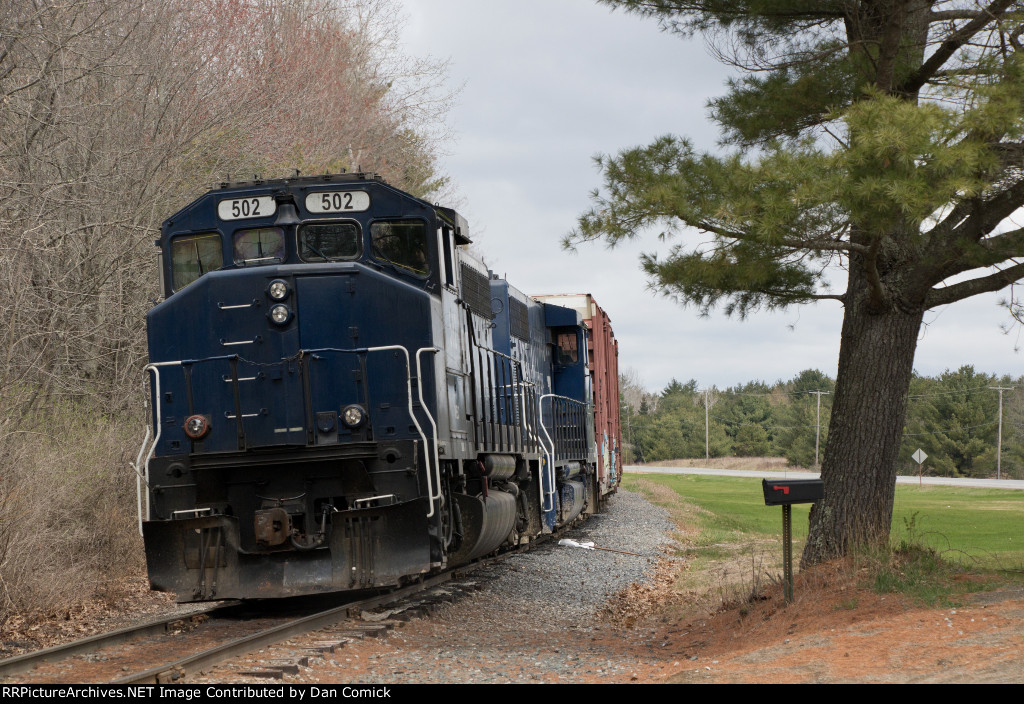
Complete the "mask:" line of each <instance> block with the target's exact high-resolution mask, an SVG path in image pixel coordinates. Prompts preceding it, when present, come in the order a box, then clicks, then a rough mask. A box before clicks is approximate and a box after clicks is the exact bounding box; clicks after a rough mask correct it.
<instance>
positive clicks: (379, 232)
mask: <svg viewBox="0 0 1024 704" xmlns="http://www.w3.org/2000/svg"><path fill="white" fill-rule="evenodd" d="M370 239H371V241H372V244H373V256H374V258H375V259H379V260H381V261H385V262H388V263H390V264H394V265H396V266H399V267H401V268H403V269H408V270H409V271H412V272H414V273H416V274H419V275H420V276H426V275H427V274H428V273H429V272H430V265H429V264H428V263H427V224H426V223H425V222H423V221H421V220H399V221H393V222H375V223H373V224H372V225H370Z"/></svg>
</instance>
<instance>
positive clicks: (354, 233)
mask: <svg viewBox="0 0 1024 704" xmlns="http://www.w3.org/2000/svg"><path fill="white" fill-rule="evenodd" d="M362 244H363V243H362V238H361V237H360V236H359V227H358V226H357V225H356V224H355V223H351V222H331V223H321V224H316V225H303V226H302V227H300V228H299V256H300V257H302V260H303V261H306V262H334V261H338V260H340V259H356V258H357V257H358V256H359V255H360V254H361V253H362V249H363V247H362Z"/></svg>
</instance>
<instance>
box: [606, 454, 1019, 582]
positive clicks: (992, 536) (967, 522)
mask: <svg viewBox="0 0 1024 704" xmlns="http://www.w3.org/2000/svg"><path fill="white" fill-rule="evenodd" d="M641 477H642V478H643V479H645V480H648V481H653V482H657V483H659V484H663V485H665V486H667V487H669V488H671V489H672V490H674V491H675V492H676V493H677V494H679V495H680V496H682V497H683V498H685V499H686V500H687V501H688V502H689V503H692V504H696V505H697V506H700V507H701V508H703V509H706V510H707V511H708V512H710V514H705V515H704V517H703V518H702V519H701V521H700V522H701V536H700V538H699V542H700V543H702V544H704V545H711V544H714V543H716V542H726V541H727V540H728V539H729V538H733V539H735V538H737V537H739V536H742V535H748V536H750V537H756V536H759V535H763V536H765V537H770V536H778V537H779V538H781V536H782V509H781V508H780V507H778V506H765V505H764V494H763V493H762V490H761V480H760V479H749V478H745V477H736V478H732V477H707V476H697V475H668V474H644V475H639V474H632V473H631V474H626V475H625V476H624V477H623V486H624V487H625V488H626V489H633V490H635V488H636V481H637V479H638V478H641ZM808 509H809V505H808V504H802V505H801V504H797V505H794V506H793V538H794V539H795V540H797V541H799V542H800V543H802V542H803V540H804V539H805V538H806V537H807V513H808ZM893 513H894V515H893V530H892V536H893V540H894V541H895V542H897V543H898V542H899V541H900V540H902V539H905V538H907V537H908V535H907V533H908V527H909V528H910V529H911V530H912V532H914V533H915V534H916V535H913V536H910V538H911V539H913V540H916V541H917V542H921V543H924V544H925V545H928V546H930V547H933V548H935V549H937V550H939V551H940V552H941V553H942V555H943V557H944V558H946V559H948V560H951V561H956V562H960V563H963V564H965V565H967V566H975V567H982V568H1002V569H1021V568H1022V567H1024V491H1015V490H1008V489H961V488H957V487H945V486H942V487H936V486H930V487H916V486H909V485H899V486H897V487H896V504H895V508H894V512H893ZM796 555H799V553H795V556H796Z"/></svg>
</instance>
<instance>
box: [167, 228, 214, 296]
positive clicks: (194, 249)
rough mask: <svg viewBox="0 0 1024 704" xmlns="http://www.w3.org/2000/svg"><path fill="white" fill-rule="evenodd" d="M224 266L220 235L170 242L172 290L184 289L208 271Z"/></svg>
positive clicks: (186, 237)
mask: <svg viewBox="0 0 1024 704" xmlns="http://www.w3.org/2000/svg"><path fill="white" fill-rule="evenodd" d="M222 266H224V251H223V249H222V248H221V240H220V235H219V234H218V233H216V232H208V233H204V234H201V235H187V236H185V237H175V238H174V239H173V240H172V241H171V267H172V269H173V275H172V278H171V285H172V286H173V288H174V290H175V291H177V290H179V289H182V288H185V287H186V286H188V285H189V284H190V283H192V282H193V281H195V280H196V279H198V278H199V277H200V276H202V275H203V274H205V273H206V272H208V271H213V270H214V269H220V268H221V267H222Z"/></svg>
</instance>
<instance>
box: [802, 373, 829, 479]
mask: <svg viewBox="0 0 1024 704" xmlns="http://www.w3.org/2000/svg"><path fill="white" fill-rule="evenodd" d="M807 393H809V394H816V395H817V397H818V422H817V424H816V427H815V430H814V466H815V467H818V466H820V465H819V463H818V443H819V441H820V440H821V395H822V394H825V395H826V396H827V395H828V394H829V392H828V391H808V392H807Z"/></svg>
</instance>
